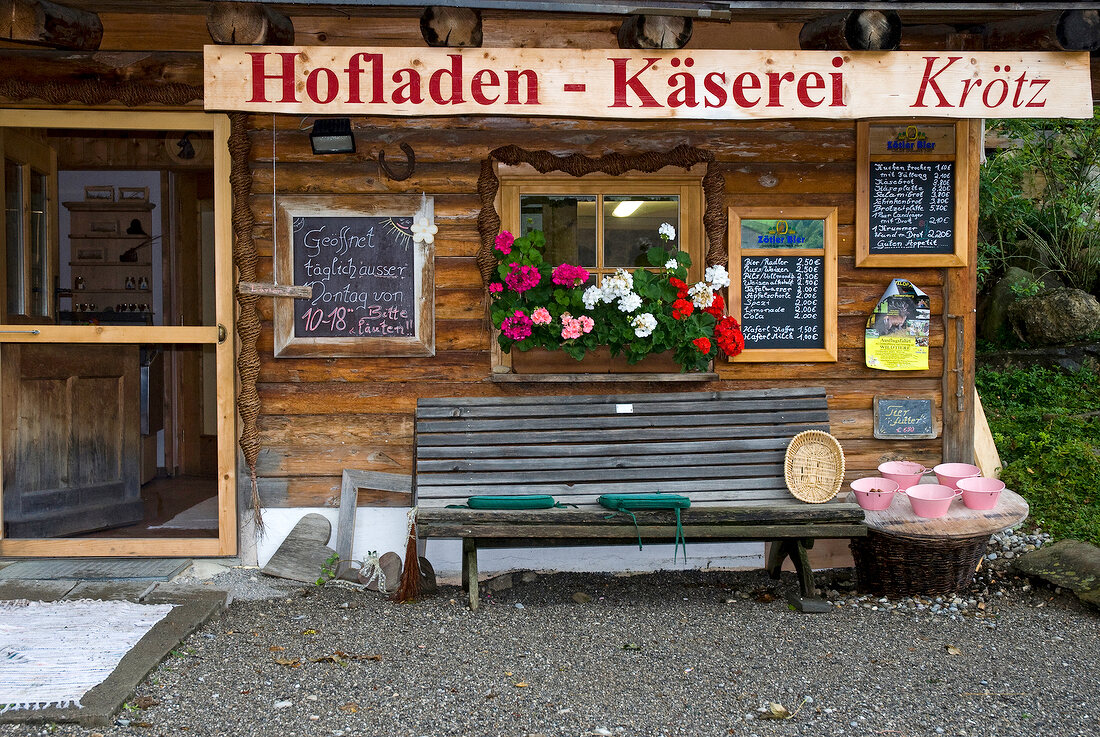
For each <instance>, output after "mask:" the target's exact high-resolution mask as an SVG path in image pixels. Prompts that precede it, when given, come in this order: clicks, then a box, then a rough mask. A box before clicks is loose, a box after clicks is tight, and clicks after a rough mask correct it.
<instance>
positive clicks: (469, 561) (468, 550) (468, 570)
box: [462, 537, 477, 611]
mask: <svg viewBox="0 0 1100 737" xmlns="http://www.w3.org/2000/svg"><path fill="white" fill-rule="evenodd" d="M462 581H463V584H464V585H463V588H465V589H466V590H467V591H468V592H469V593H470V609H471V610H473V611H477V540H475V539H474V538H472V537H464V538H462Z"/></svg>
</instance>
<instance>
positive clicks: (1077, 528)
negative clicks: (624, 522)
mask: <svg viewBox="0 0 1100 737" xmlns="http://www.w3.org/2000/svg"><path fill="white" fill-rule="evenodd" d="M1097 378H1098V377H1097V375H1096V374H1095V373H1093V372H1091V371H1079V372H1075V373H1065V372H1060V371H1053V370H1050V369H1042V368H1034V369H1028V370H1019V371H1006V372H994V371H988V370H982V371H979V372H978V376H977V383H978V390H979V392H980V394H981V397H982V404H983V406H984V408H985V411H986V416H987V418H988V420H989V425H990V429H991V431H992V432H993V439H994V442H995V443H996V445H997V450H998V452H999V453H1000V456H1001V462H1002V464H1003V466H1004V467H1003V469H1002V471H1001V479H1002V480H1003V481H1004V482H1005V483H1006V484H1007V485H1008V487H1009V488H1010V489H1013V490H1014V491H1016V492H1018V493H1019V494H1021V495H1022V496H1023V497H1024V498H1025V499H1027V501H1028V504H1029V505H1030V507H1031V515H1030V519H1031V521H1032V522H1034V523H1035V524H1037V525H1039V526H1040V527H1042V528H1043V529H1045V530H1047V531H1049V532H1050V533H1051V534H1053V535H1054V536H1055V537H1058V538H1064V537H1073V538H1076V539H1079V540H1085V541H1088V542H1091V543H1093V544H1100V490H1098V487H1097V485H1096V480H1097V479H1098V478H1100V455H1098V453H1100V412H1097V410H1096V408H1097V407H1100V383H1098V381H1097Z"/></svg>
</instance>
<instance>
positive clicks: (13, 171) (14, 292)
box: [4, 159, 26, 315]
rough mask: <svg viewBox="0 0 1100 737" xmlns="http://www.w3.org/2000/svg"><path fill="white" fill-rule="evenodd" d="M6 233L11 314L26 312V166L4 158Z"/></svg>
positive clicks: (9, 311) (9, 310) (9, 309)
mask: <svg viewBox="0 0 1100 737" xmlns="http://www.w3.org/2000/svg"><path fill="white" fill-rule="evenodd" d="M4 230H5V233H4V236H5V240H4V243H5V246H6V248H7V251H8V254H7V267H8V283H7V289H8V314H11V315H23V314H25V313H26V310H25V309H24V306H23V305H24V300H23V167H22V166H20V165H19V164H17V163H15V162H14V161H10V160H7V159H5V160H4Z"/></svg>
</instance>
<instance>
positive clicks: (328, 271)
mask: <svg viewBox="0 0 1100 737" xmlns="http://www.w3.org/2000/svg"><path fill="white" fill-rule="evenodd" d="M293 227H294V235H293V246H294V283H295V284H304V285H306V286H311V287H313V297H312V298H310V299H302V300H295V304H294V332H295V335H297V336H298V337H303V338H318V337H321V338H335V337H352V338H360V337H362V338H371V337H377V338H400V337H411V336H415V335H416V293H415V289H416V286H415V273H414V262H413V261H414V259H413V255H414V254H413V248H412V231H411V227H412V218H411V217H352V216H347V217H297V218H294V220H293Z"/></svg>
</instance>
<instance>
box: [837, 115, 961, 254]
mask: <svg viewBox="0 0 1100 737" xmlns="http://www.w3.org/2000/svg"><path fill="white" fill-rule="evenodd" d="M856 146H857V162H856V167H857V168H856V266H893V267H897V266H902V267H913V266H965V265H966V255H967V241H966V238H967V229H966V223H967V209H966V208H967V203H968V201H969V197H968V193H969V180H968V167H969V160H968V152H969V142H968V140H967V126H966V123H963V122H958V123H955V124H952V125H943V124H928V123H913V122H908V123H882V124H879V123H866V122H861V123H858V124H857V125H856Z"/></svg>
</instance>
